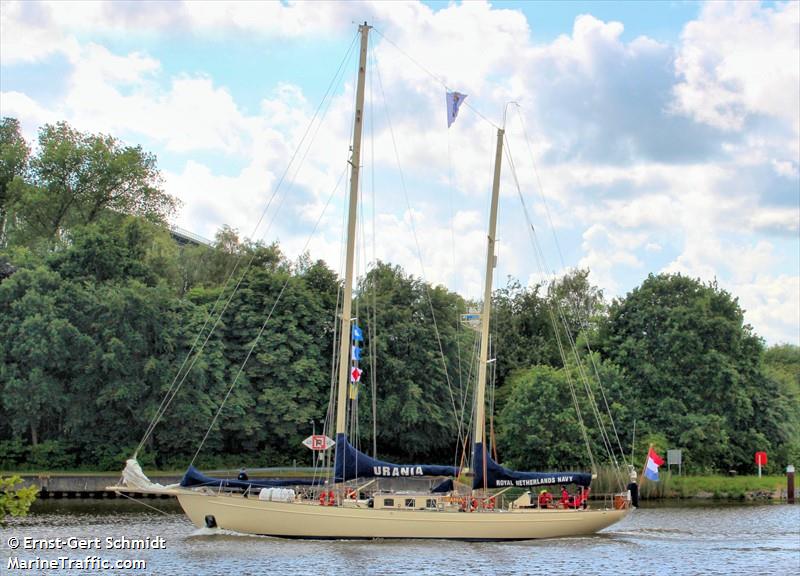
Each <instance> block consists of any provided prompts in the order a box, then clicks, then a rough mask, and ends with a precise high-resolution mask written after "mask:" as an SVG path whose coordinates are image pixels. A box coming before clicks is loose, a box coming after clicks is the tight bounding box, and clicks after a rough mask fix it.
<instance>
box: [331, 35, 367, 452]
mask: <svg viewBox="0 0 800 576" xmlns="http://www.w3.org/2000/svg"><path fill="white" fill-rule="evenodd" d="M370 28H372V27H371V26H367V23H366V22H364V24H362V25H361V26H359V27H358V31H359V32H360V33H361V53H360V55H359V60H358V84H357V87H356V113H355V121H354V123H353V155H352V156H351V158H350V205H349V211H348V216H347V254H346V256H345V273H344V293H343V296H342V324H341V337H340V338H341V344H340V346H339V379H338V390H337V400H336V434H337V436H338V435H339V434H345V433H346V430H345V426H346V424H345V423H346V418H345V416H346V410H347V385H348V378H349V367H350V362H349V358H350V345H351V342H352V337H351V333H350V329H351V327H350V321H351V318H350V314H351V312H352V305H353V267H354V266H353V265H354V263H355V242H356V212H357V206H358V177H359V169H360V167H361V166H360V164H361V131H362V125H363V121H364V84H365V78H366V73H367V42H368V37H369V30H370Z"/></svg>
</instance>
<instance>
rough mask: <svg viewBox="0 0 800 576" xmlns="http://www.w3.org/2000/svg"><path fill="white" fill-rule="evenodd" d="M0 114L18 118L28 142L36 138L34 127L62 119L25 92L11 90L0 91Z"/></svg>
mask: <svg viewBox="0 0 800 576" xmlns="http://www.w3.org/2000/svg"><path fill="white" fill-rule="evenodd" d="M0 116H3V117H6V116H8V117H11V118H16V119H17V120H19V121H20V125H21V127H22V130H23V134H24V136H25V139H26V140H28V141H29V142H32V141H35V140H36V129H37V128H38V127H39V126H42V125H44V124H47V123H52V122H58V121H59V120H61V119H62V118H60V117H59V115H58V114H57V113H56V112H54V111H53V110H50V109H48V108H45V107H44V106H42V105H41V104H39V103H38V102H36V101H35V100H34V99H33V98H31V97H30V96H28V95H27V94H23V93H21V92H16V91H13V90H12V91H9V92H0Z"/></svg>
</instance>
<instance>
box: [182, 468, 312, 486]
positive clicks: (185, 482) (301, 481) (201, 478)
mask: <svg viewBox="0 0 800 576" xmlns="http://www.w3.org/2000/svg"><path fill="white" fill-rule="evenodd" d="M323 482H324V479H320V478H316V479H312V478H260V479H254V480H231V479H228V478H212V477H211V476H206V475H205V474H203V473H202V472H200V470H198V469H197V468H195V467H194V466H189V469H188V470H187V471H186V474H184V475H183V478H182V479H181V486H183V487H184V488H196V487H199V486H210V487H214V488H238V489H240V490H247V489H248V488H250V487H253V488H277V487H280V486H313V485H315V484H322V483H323Z"/></svg>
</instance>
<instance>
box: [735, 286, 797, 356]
mask: <svg viewBox="0 0 800 576" xmlns="http://www.w3.org/2000/svg"><path fill="white" fill-rule="evenodd" d="M729 290H730V291H731V292H732V294H733V295H734V296H736V297H738V298H739V304H740V306H741V307H742V308H743V309H744V310H745V321H746V322H748V323H749V324H751V325H752V326H754V327H755V330H756V333H757V334H759V335H760V336H761V337H763V338H764V339H765V340H767V342H769V343H780V342H786V343H789V344H794V345H795V346H800V276H789V275H785V274H781V275H777V276H773V275H767V274H765V275H759V276H757V277H756V278H754V279H753V280H752V281H751V282H747V283H741V284H733V285H731V286H730V288H729Z"/></svg>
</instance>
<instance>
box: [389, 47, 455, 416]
mask: <svg viewBox="0 0 800 576" xmlns="http://www.w3.org/2000/svg"><path fill="white" fill-rule="evenodd" d="M375 70H376V72H377V77H378V87H379V88H380V91H381V96H382V98H383V105H384V113H385V114H386V121H387V124H388V126H389V134H390V135H391V139H392V146H393V148H394V153H395V160H396V162H397V170H398V173H399V174H400V184H401V188H402V190H403V196H404V198H405V201H406V206H407V208H408V214H409V223H410V225H411V232H412V236H413V237H414V244H415V246H416V248H417V258H418V259H419V264H420V269H421V271H422V281H423V282H422V286H423V288H424V292H425V297H426V298H427V300H428V305H429V307H430V310H431V318H432V319H433V329H434V333H435V334H436V343H437V344H438V346H439V356H440V358H441V360H442V367H443V369H444V375H445V380H446V381H447V389H448V391H449V393H450V402H451V405H452V408H453V417H454V418H456V420H457V419H458V410H457V408H456V402H455V396H454V395H453V387H452V385H451V383H450V374H449V372H448V370H447V359H446V357H445V354H444V347H443V345H442V338H441V335H440V333H439V326H438V325H437V322H436V313H435V311H434V307H433V299H432V298H431V295H430V290H429V288H428V282H427V279H426V275H425V264H424V262H423V261H422V248H421V247H420V244H419V238H418V237H417V228H416V226H415V224H414V215H413V211H412V210H411V203H410V201H409V198H408V189H407V187H406V182H405V177H404V175H403V169H402V167H401V165H400V153H399V151H398V149H397V141H396V140H395V137H394V128H393V127H392V120H391V118H390V117H389V111H388V107H387V106H386V94H385V93H384V91H383V81H382V79H381V72H380V66H378V64H377V62H376V65H375Z"/></svg>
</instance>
